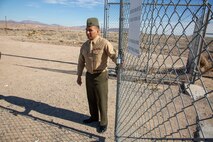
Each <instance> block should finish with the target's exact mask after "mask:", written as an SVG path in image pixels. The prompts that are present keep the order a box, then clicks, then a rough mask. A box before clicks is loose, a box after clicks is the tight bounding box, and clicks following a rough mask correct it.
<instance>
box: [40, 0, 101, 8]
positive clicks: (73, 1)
mask: <svg viewBox="0 0 213 142" xmlns="http://www.w3.org/2000/svg"><path fill="white" fill-rule="evenodd" d="M44 2H45V3H49V4H61V5H69V6H78V7H87V8H92V7H94V6H97V5H103V4H104V1H103V0H44Z"/></svg>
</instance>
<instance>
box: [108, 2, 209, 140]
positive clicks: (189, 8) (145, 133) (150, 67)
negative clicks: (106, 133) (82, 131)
mask: <svg viewBox="0 0 213 142" xmlns="http://www.w3.org/2000/svg"><path fill="white" fill-rule="evenodd" d="M132 1H134V0H132ZM132 1H129V0H121V1H120V3H119V4H120V12H121V13H120V32H119V35H120V37H119V43H120V44H119V60H118V63H119V61H122V62H121V64H120V65H119V66H120V68H119V70H118V90H117V106H116V110H117V113H116V130H115V136H116V140H117V141H156V140H162V141H165V140H173V141H174V140H177V141H178V140H179V141H181V140H184V141H200V140H201V141H205V140H210V139H211V140H212V138H213V119H212V118H213V109H212V107H213V85H212V84H213V80H212V79H213V78H212V77H213V40H212V39H213V36H212V33H213V32H212V25H213V10H212V8H211V4H212V3H213V2H212V1H207V0H203V1H202V0H196V1H195V0H142V1H141V7H140V8H139V9H140V12H141V16H140V38H139V39H140V41H139V45H140V55H139V56H133V55H132V54H130V53H129V52H128V29H129V15H130V14H129V13H130V5H131V2H132ZM138 5H140V4H138ZM108 20H109V19H108ZM108 29H109V28H108Z"/></svg>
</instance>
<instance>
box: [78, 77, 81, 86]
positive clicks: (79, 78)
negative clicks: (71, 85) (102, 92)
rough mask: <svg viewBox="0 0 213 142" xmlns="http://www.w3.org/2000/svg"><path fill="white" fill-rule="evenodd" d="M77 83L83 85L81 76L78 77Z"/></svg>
mask: <svg viewBox="0 0 213 142" xmlns="http://www.w3.org/2000/svg"><path fill="white" fill-rule="evenodd" d="M77 84H78V85H80V86H81V84H82V80H81V76H78V78H77Z"/></svg>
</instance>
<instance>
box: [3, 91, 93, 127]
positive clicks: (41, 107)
mask: <svg viewBox="0 0 213 142" xmlns="http://www.w3.org/2000/svg"><path fill="white" fill-rule="evenodd" d="M0 99H2V100H5V101H7V102H8V103H11V104H14V105H17V106H20V107H24V108H25V110H24V111H23V112H19V111H17V113H18V114H22V115H30V114H29V113H30V111H36V112H39V113H41V114H45V115H48V116H53V117H57V118H61V119H64V120H68V121H72V122H75V123H79V124H82V125H85V124H84V123H83V120H84V119H87V118H89V116H87V115H84V114H81V113H78V112H74V111H71V110H66V109H63V108H58V107H54V106H51V105H48V104H45V103H42V102H37V101H34V100H30V99H25V98H21V97H16V96H4V95H1V94H0ZM33 117H34V116H33ZM87 126H90V127H97V123H92V124H89V125H87Z"/></svg>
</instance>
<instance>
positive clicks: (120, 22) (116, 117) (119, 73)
mask: <svg viewBox="0 0 213 142" xmlns="http://www.w3.org/2000/svg"><path fill="white" fill-rule="evenodd" d="M123 21H124V17H123V0H120V16H119V41H118V58H117V92H116V114H115V141H116V142H118V140H119V138H118V135H117V120H118V113H119V108H118V106H119V105H118V104H119V95H120V84H121V66H122V58H123V57H122V56H123V49H122V46H123V45H122V42H123V40H122V39H123Z"/></svg>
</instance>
